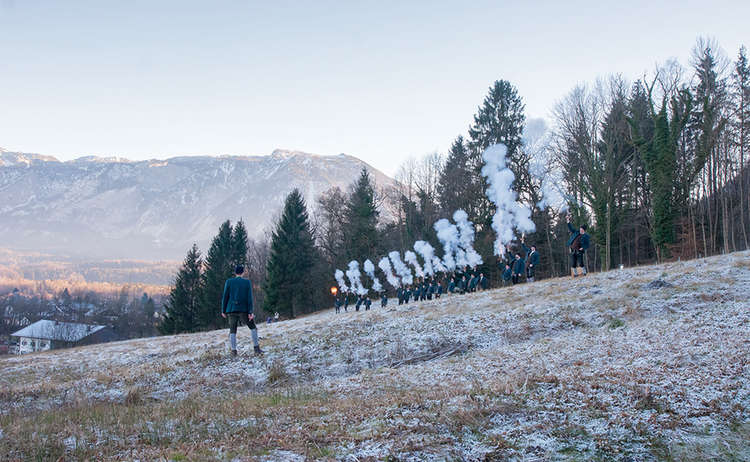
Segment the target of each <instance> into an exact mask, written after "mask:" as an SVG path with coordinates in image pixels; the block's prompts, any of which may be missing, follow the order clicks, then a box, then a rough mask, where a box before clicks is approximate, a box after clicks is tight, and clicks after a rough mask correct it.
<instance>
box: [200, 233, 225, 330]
mask: <svg viewBox="0 0 750 462" xmlns="http://www.w3.org/2000/svg"><path fill="white" fill-rule="evenodd" d="M233 249H234V246H233V241H232V225H231V224H230V222H229V220H227V221H225V222H224V223H222V224H221V226H220V227H219V233H218V234H217V235H216V236H215V237H214V238H213V241H212V242H211V247H210V248H209V249H208V254H207V255H206V269H205V271H204V272H203V278H202V281H203V299H202V303H201V309H200V312H199V313H198V317H197V319H196V324H197V326H198V328H199V329H204V330H208V329H217V328H219V327H221V326H222V325H223V322H222V321H223V320H222V318H221V297H222V295H223V294H224V283H225V282H226V280H227V279H229V278H231V277H232V276H233V275H234V265H233V264H232V254H233Z"/></svg>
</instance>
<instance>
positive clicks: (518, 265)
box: [513, 258, 526, 274]
mask: <svg viewBox="0 0 750 462" xmlns="http://www.w3.org/2000/svg"><path fill="white" fill-rule="evenodd" d="M524 268H526V262H525V261H523V258H519V259H518V260H514V261H513V272H514V273H516V274H523V271H524Z"/></svg>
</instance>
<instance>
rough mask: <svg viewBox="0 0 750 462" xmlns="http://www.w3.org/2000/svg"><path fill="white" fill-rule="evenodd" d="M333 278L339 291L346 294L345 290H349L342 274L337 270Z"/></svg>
mask: <svg viewBox="0 0 750 462" xmlns="http://www.w3.org/2000/svg"><path fill="white" fill-rule="evenodd" d="M335 276H336V282H338V283H339V289H341V291H342V292H346V291H347V290H349V286H347V285H346V282H345V281H344V272H343V271H341V270H340V269H337V270H336V273H335Z"/></svg>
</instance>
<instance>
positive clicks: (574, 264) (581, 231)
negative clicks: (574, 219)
mask: <svg viewBox="0 0 750 462" xmlns="http://www.w3.org/2000/svg"><path fill="white" fill-rule="evenodd" d="M568 230H569V231H570V239H568V247H569V248H570V275H571V276H572V277H576V276H578V268H581V276H585V275H586V267H585V266H584V257H585V255H586V250H588V248H589V245H590V244H591V239H590V238H589V235H588V234H586V225H581V226H580V227H579V228H578V229H575V228H574V227H573V225H571V224H570V215H568Z"/></svg>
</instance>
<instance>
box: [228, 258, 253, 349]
mask: <svg viewBox="0 0 750 462" xmlns="http://www.w3.org/2000/svg"><path fill="white" fill-rule="evenodd" d="M244 272H245V267H244V266H242V265H237V267H236V268H235V269H234V274H235V277H233V278H231V279H227V282H226V283H224V295H223V296H222V298H221V317H223V318H225V319H227V318H228V319H229V345H230V352H231V355H232V356H237V325H238V324H239V323H240V322H242V323H244V324H245V325H247V327H248V328H249V329H250V335H251V336H252V338H253V349H254V350H255V354H256V355H260V354H263V352H262V351H261V349H260V344H259V343H258V328H257V327H256V326H255V315H254V314H253V284H252V283H251V282H250V280H249V279H245V278H243V277H242V275H243V274H244Z"/></svg>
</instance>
